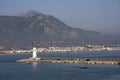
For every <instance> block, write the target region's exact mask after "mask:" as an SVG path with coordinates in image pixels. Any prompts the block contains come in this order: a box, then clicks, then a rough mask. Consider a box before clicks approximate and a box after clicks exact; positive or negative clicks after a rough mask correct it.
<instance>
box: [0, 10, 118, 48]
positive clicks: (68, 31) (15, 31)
mask: <svg viewBox="0 0 120 80" xmlns="http://www.w3.org/2000/svg"><path fill="white" fill-rule="evenodd" d="M32 41H36V42H37V44H39V45H40V46H54V45H57V46H72V45H82V44H84V45H85V44H94V45H117V44H120V36H112V35H104V34H102V33H100V32H96V31H86V30H83V29H78V28H72V27H70V26H67V25H66V24H65V23H64V22H62V21H60V20H59V19H57V18H55V17H54V16H51V15H45V14H43V13H39V12H36V11H28V12H26V13H25V14H23V15H21V16H0V45H2V46H12V47H25V46H26V47H28V46H31V42H32Z"/></svg>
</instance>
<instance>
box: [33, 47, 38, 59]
mask: <svg viewBox="0 0 120 80" xmlns="http://www.w3.org/2000/svg"><path fill="white" fill-rule="evenodd" d="M36 52H37V49H36V47H33V54H32V58H37V53H36Z"/></svg>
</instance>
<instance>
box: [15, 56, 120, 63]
mask: <svg viewBox="0 0 120 80" xmlns="http://www.w3.org/2000/svg"><path fill="white" fill-rule="evenodd" d="M16 62H23V63H33V62H51V63H77V64H111V65H120V58H39V57H38V58H28V59H21V60H17V61H16Z"/></svg>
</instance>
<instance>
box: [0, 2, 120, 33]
mask: <svg viewBox="0 0 120 80" xmlns="http://www.w3.org/2000/svg"><path fill="white" fill-rule="evenodd" d="M28 10H36V11H38V12H41V13H44V14H50V15H53V16H55V17H57V18H58V19H60V20H62V21H63V22H65V23H66V24H67V25H69V26H72V27H77V28H82V29H85V30H95V31H100V32H104V33H114V34H117V33H118V34H120V0H0V15H17V14H18V13H24V12H26V11H28Z"/></svg>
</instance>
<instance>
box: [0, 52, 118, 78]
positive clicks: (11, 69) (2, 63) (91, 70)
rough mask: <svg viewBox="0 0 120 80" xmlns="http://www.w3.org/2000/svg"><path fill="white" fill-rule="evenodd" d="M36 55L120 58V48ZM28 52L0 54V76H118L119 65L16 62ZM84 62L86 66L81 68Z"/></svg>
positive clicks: (28, 55)
mask: <svg viewBox="0 0 120 80" xmlns="http://www.w3.org/2000/svg"><path fill="white" fill-rule="evenodd" d="M38 56H39V57H55V58H56V57H57V58H58V57H59V58H65V57H68V58H76V57H77V58H89V57H100V58H105V57H111V58H120V51H112V52H82V53H55V54H54V53H53V54H46V53H39V54H38ZM29 57H31V54H18V55H0V80H120V66H118V65H90V64H64V63H33V64H25V63H16V62H15V61H16V60H18V59H22V58H29ZM81 66H86V67H87V69H81Z"/></svg>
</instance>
